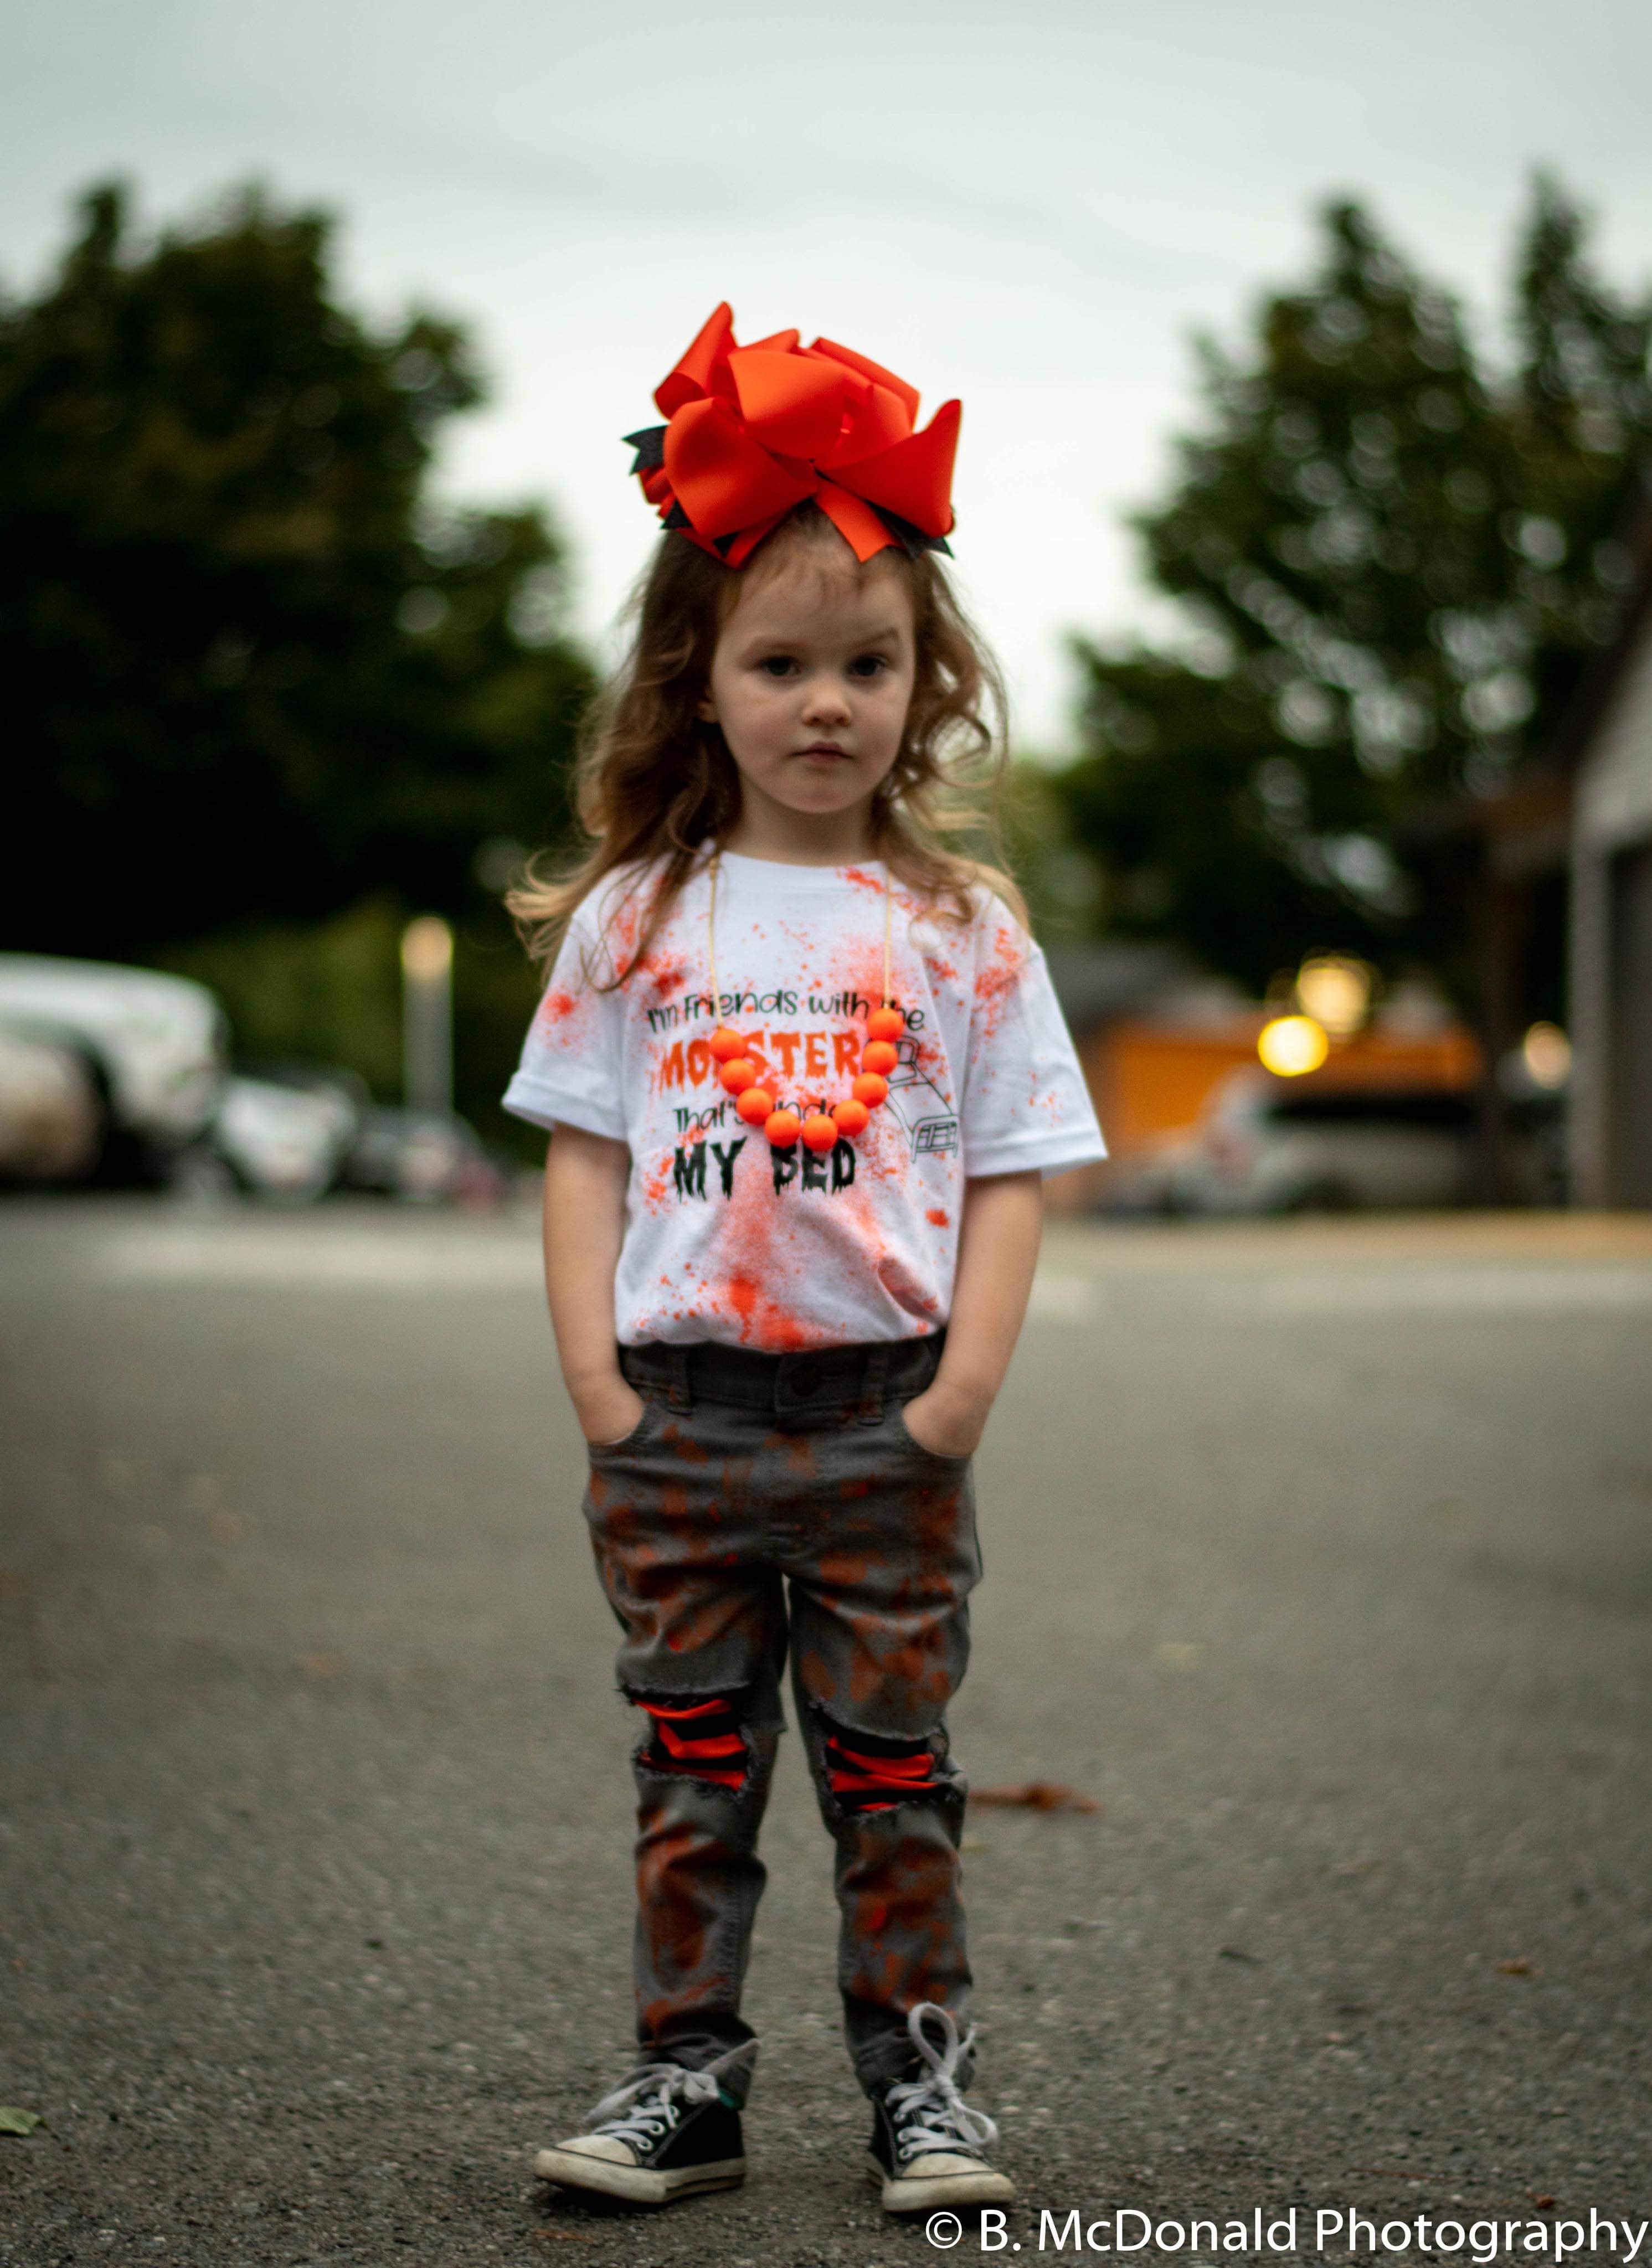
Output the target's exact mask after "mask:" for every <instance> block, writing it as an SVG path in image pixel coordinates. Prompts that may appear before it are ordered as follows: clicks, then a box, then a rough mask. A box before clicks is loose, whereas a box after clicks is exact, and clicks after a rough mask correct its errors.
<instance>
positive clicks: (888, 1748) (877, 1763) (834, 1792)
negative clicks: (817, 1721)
mask: <svg viewBox="0 0 1652 2268" xmlns="http://www.w3.org/2000/svg"><path fill="white" fill-rule="evenodd" d="M821 1731H822V1744H821V1753H822V1764H823V1767H824V1770H825V1774H826V1786H827V1790H828V1792H829V1793H830V1796H831V1799H832V1800H833V1802H834V1804H835V1805H836V1806H837V1809H838V1810H839V1811H845V1812H862V1811H892V1810H893V1809H894V1808H895V1807H896V1804H900V1803H934V1802H945V1801H948V1800H951V1801H955V1800H956V1799H957V1791H956V1788H955V1786H954V1776H953V1775H952V1774H950V1773H948V1772H946V1771H943V1769H942V1767H941V1762H940V1755H939V1754H938V1744H937V1742H936V1737H935V1735H934V1734H933V1733H914V1734H893V1735H891V1734H881V1733H858V1732H856V1731H855V1729H854V1728H853V1727H852V1726H849V1725H839V1724H837V1722H835V1720H834V1719H831V1718H830V1717H828V1716H827V1715H826V1714H825V1712H823V1711H822V1712H821ZM941 1745H943V1746H944V1743H943V1744H941Z"/></svg>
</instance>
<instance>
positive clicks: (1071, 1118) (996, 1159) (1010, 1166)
mask: <svg viewBox="0 0 1652 2268" xmlns="http://www.w3.org/2000/svg"><path fill="white" fill-rule="evenodd" d="M975 937H976V947H977V949H976V959H975V982H974V991H973V998H972V1001H971V1006H970V1039H969V1050H968V1055H967V1057H966V1061H965V1065H964V1078H963V1110H962V1147H963V1169H964V1172H965V1173H966V1174H969V1175H982V1174H1022V1173H1030V1172H1037V1173H1041V1174H1056V1173H1062V1172H1065V1171H1066V1169H1067V1168H1068V1167H1073V1166H1089V1165H1095V1164H1096V1163H1097V1162H1098V1161H1099V1160H1101V1159H1103V1158H1104V1157H1105V1156H1106V1155H1107V1145H1106V1143H1105V1142H1104V1141H1103V1138H1102V1130H1101V1128H1100V1127H1099V1126H1098V1125H1097V1123H1096V1120H1095V1109H1094V1108H1093V1107H1092V1105H1091V1102H1090V1097H1089V1090H1088V1086H1086V1084H1085V1079H1084V1074H1083V1071H1081V1070H1080V1067H1079V1059H1078V1055H1077V1053H1076V1051H1075V1049H1074V1048H1073V1041H1072V1037H1071V1035H1070V1034H1069V1033H1068V1031H1067V1027H1066V1019H1065V1018H1064V1017H1063V1015H1062V1013H1061V1008H1060V1004H1059V1003H1058V1000H1057V998H1056V995H1055V987H1054V986H1053V985H1052V984H1051V981H1050V970H1049V968H1048V966H1047V964H1046V962H1045V961H1044V954H1043V953H1042V952H1041V951H1040V949H1039V947H1038V946H1037V945H1036V943H1035V942H1034V940H1033V939H1031V938H1030V937H1029V936H1028V934H1027V932H1026V931H1025V930H1023V929H1022V928H1021V924H1019V923H1018V922H1017V921H1016V920H1015V918H1014V916H1013V915H1012V914H1011V913H1010V911H1009V909H1008V908H1007V906H1005V905H1004V904H1003V903H1002V902H1001V901H1000V900H999V899H998V898H989V899H988V900H987V902H986V904H985V910H984V912H983V915H982V917H981V918H980V919H979V920H978V921H977V924H976V929H975Z"/></svg>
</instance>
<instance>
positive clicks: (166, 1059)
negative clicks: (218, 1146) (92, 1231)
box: [0, 953, 227, 1170]
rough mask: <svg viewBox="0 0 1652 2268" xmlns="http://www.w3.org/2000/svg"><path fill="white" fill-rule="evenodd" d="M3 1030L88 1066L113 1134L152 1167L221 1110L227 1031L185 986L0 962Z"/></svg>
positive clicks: (90, 965) (75, 964) (201, 995)
mask: <svg viewBox="0 0 1652 2268" xmlns="http://www.w3.org/2000/svg"><path fill="white" fill-rule="evenodd" d="M0 1023H4V1025H5V1027H6V1028H7V1029H8V1030H9V1031H11V1032H12V1033H14V1034H16V1035H18V1036H19V1037H21V1038H27V1039H33V1040H34V1041H36V1042H43V1043H45V1044H47V1045H49V1046H54V1047H56V1048H58V1049H61V1050H63V1051H64V1052H65V1053H66V1054H68V1055H70V1056H72V1057H75V1058H76V1059H77V1061H78V1062H79V1063H80V1064H83V1065H84V1066H85V1071H86V1072H87V1073H88V1074H89V1075H90V1077H91V1079H92V1081H93V1083H94V1084H95V1086H96V1088H97V1090H98V1092H99V1094H100V1098H101V1101H102V1105H103V1109H104V1112H105V1115H106V1117H107V1131H108V1132H109V1133H111V1134H113V1135H114V1136H117V1137H122V1138H126V1139H127V1140H128V1141H129V1143H130V1144H132V1145H134V1146H135V1148H136V1150H137V1152H139V1153H140V1155H141V1157H142V1158H143V1159H144V1161H145V1162H147V1163H149V1164H150V1165H151V1166H154V1167H163V1168H164V1167H165V1165H166V1160H168V1159H170V1158H171V1156H172V1155H173V1153H174V1152H177V1151H179V1150H181V1149H182V1148H183V1147H184V1146H185V1145H187V1144H188V1143H189V1142H191V1141H193V1140H194V1139H195V1138H196V1137H197V1136H198V1135H199V1134H200V1133H201V1131H202V1130H203V1128H204V1127H205V1126H206V1124H207V1123H208V1122H209V1120H210V1118H211V1116H212V1114H213V1112H214V1111H215V1109H216V1108H217V1107H218V1095H219V1091H220V1089H221V1088H222V1086H223V1084H224V1078H225V1042H226V1039H227V1027H226V1025H225V1017H224V1012H223V1010H222V1009H221V1008H220V1006H219V1005H218V999H217V997H216V995H214V994H213V993H211V992H210V991H209V990H207V988H206V986H205V985H204V984H196V983H193V982H192V981H191V980H190V979H189V978H188V977H186V976H166V975H164V974H163V973H162V972H160V971H159V970H158V969H151V968H119V967H116V966H114V964H112V963H109V962H105V961H62V960H55V959H52V958H49V957H48V956H47V955H45V954H30V953H10V954H0ZM88 1170H90V1167H88Z"/></svg>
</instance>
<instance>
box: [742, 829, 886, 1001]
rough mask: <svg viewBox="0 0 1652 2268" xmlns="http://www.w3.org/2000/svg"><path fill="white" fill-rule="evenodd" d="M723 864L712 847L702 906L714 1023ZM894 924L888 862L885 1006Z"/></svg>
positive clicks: (884, 932) (884, 904)
mask: <svg viewBox="0 0 1652 2268" xmlns="http://www.w3.org/2000/svg"><path fill="white" fill-rule="evenodd" d="M722 865H723V861H722V855H721V853H720V852H719V851H713V852H712V871H711V877H710V880H711V895H710V897H709V899H708V901H707V903H706V908H705V958H706V960H707V961H708V962H709V963H710V964H711V971H712V1022H713V1023H715V1022H716V1021H717V1020H718V1018H719V1016H720V1015H721V1014H722V1013H723V1008H722V998H723V989H722V987H721V985H720V984H719V983H718V981H717V878H718V875H719V873H721V872H722ZM894 924H895V891H894V888H893V886H892V885H891V883H890V880H889V873H888V870H887V866H886V869H885V872H884V876H883V1002H882V1005H883V1006H884V1007H886V1008H887V1007H888V1006H889V970H890V957H889V956H890V944H891V939H892V936H893V933H894Z"/></svg>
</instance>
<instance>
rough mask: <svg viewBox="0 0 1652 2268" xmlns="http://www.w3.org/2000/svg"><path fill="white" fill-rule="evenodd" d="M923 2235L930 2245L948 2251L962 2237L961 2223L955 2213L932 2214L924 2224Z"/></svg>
mask: <svg viewBox="0 0 1652 2268" xmlns="http://www.w3.org/2000/svg"><path fill="white" fill-rule="evenodd" d="M924 2234H925V2235H926V2237H927V2238H928V2239H929V2241H930V2242H931V2243H932V2244H938V2245H940V2247H941V2249H942V2250H943V2251H950V2250H951V2249H952V2247H953V2246H954V2245H955V2243H956V2242H958V2239H959V2238H960V2237H961V2236H962V2235H963V2223H962V2221H961V2220H959V2218H958V2216H957V2214H956V2213H931V2214H930V2216H929V2219H928V2220H926V2222H925V2223H924Z"/></svg>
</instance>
